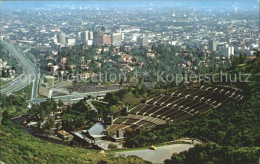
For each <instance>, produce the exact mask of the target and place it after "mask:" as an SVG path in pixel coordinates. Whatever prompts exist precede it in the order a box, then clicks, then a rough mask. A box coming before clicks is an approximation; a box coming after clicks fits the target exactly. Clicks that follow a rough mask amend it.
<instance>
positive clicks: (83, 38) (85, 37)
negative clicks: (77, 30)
mask: <svg viewBox="0 0 260 164" xmlns="http://www.w3.org/2000/svg"><path fill="white" fill-rule="evenodd" d="M80 37H81V41H82V42H86V41H87V40H88V31H83V32H82V33H81V36H80Z"/></svg>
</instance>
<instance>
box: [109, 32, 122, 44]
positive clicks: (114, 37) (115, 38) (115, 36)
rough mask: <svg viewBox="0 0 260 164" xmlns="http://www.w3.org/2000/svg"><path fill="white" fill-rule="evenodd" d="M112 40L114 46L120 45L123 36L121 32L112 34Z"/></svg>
mask: <svg viewBox="0 0 260 164" xmlns="http://www.w3.org/2000/svg"><path fill="white" fill-rule="evenodd" d="M111 40H112V44H113V45H120V44H121V41H122V34H121V33H120V32H117V33H112V36H111Z"/></svg>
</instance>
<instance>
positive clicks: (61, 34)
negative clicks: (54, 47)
mask: <svg viewBox="0 0 260 164" xmlns="http://www.w3.org/2000/svg"><path fill="white" fill-rule="evenodd" d="M57 41H58V43H62V44H65V42H66V40H65V33H64V32H59V33H58V34H57Z"/></svg>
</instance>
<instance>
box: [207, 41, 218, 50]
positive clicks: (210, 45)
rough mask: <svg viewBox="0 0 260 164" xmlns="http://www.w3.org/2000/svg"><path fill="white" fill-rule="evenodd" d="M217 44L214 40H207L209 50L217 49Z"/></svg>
mask: <svg viewBox="0 0 260 164" xmlns="http://www.w3.org/2000/svg"><path fill="white" fill-rule="evenodd" d="M217 46H218V44H217V42H216V41H214V40H210V41H209V50H210V51H217Z"/></svg>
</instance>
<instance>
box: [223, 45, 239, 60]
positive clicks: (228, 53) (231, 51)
mask: <svg viewBox="0 0 260 164" xmlns="http://www.w3.org/2000/svg"><path fill="white" fill-rule="evenodd" d="M234 52H235V51H234V47H233V46H228V47H221V48H220V53H221V55H223V56H226V57H228V58H230V56H231V55H234Z"/></svg>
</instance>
